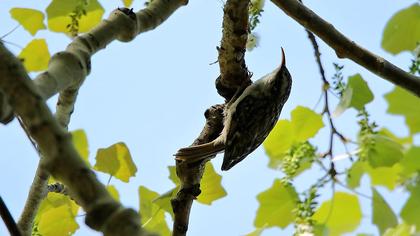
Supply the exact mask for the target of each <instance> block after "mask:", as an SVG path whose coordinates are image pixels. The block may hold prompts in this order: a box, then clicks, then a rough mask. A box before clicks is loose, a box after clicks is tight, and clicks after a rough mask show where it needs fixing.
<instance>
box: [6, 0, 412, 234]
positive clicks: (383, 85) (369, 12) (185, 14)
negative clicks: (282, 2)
mask: <svg viewBox="0 0 420 236" xmlns="http://www.w3.org/2000/svg"><path fill="white" fill-rule="evenodd" d="M102 2H103V4H105V5H104V7H105V9H106V14H105V17H107V16H108V14H109V12H110V11H111V10H112V9H114V8H116V7H118V6H122V3H121V2H120V1H117V0H113V1H102ZM414 2H415V1H414V0H400V1H394V0H370V1H363V0H352V1H349V0H347V1H334V0H324V1H314V0H307V1H305V3H306V4H307V5H308V6H309V7H310V8H311V9H313V10H314V11H315V12H316V13H317V14H319V15H320V16H322V17H323V18H324V19H326V20H327V21H330V22H331V23H333V24H334V25H335V27H336V28H337V29H339V30H340V31H341V32H343V33H344V34H345V35H347V36H348V37H349V38H351V39H352V40H354V41H355V42H357V43H359V44H360V45H362V46H363V47H365V48H368V49H369V50H371V51H372V52H374V53H376V54H379V55H381V56H383V57H384V58H386V59H388V60H390V61H391V62H393V63H395V64H396V65H398V66H400V67H401V68H403V69H406V68H408V66H409V63H410V59H411V55H410V54H409V53H403V54H400V55H398V56H392V55H390V54H388V53H386V52H385V51H383V50H382V49H381V48H380V42H381V36H382V31H383V29H384V27H385V24H386V22H387V20H388V19H389V18H390V17H391V16H392V15H393V14H394V13H395V12H397V11H398V10H400V9H402V8H405V7H407V6H409V5H411V4H413V3H414ZM48 3H49V1H45V0H43V1H29V0H25V1H0V22H1V25H0V26H1V27H0V35H4V34H6V33H7V32H9V31H10V30H11V29H13V28H14V27H15V26H16V25H17V22H15V21H14V20H13V19H11V18H10V15H9V12H8V11H9V9H10V8H11V7H27V8H35V9H39V10H42V11H43V10H44V9H45V8H46V6H47V5H48ZM142 5H143V1H138V0H136V1H135V3H134V5H133V7H134V9H135V10H138V9H140V8H142V7H143V6H142ZM222 8H223V2H222V0H216V1H207V0H190V2H189V4H188V6H186V7H183V8H181V9H179V10H178V11H177V12H176V13H175V14H174V15H173V16H171V17H170V18H169V20H167V21H166V22H164V24H163V25H161V26H159V27H158V28H157V29H155V30H154V31H151V32H147V33H144V34H141V35H140V36H138V37H137V38H136V39H135V40H134V41H133V42H130V43H120V42H113V43H112V44H111V45H109V46H108V47H107V48H106V49H105V50H102V51H100V52H99V53H97V55H95V56H94V57H93V59H92V73H91V74H90V75H89V76H88V78H87V79H86V81H85V83H84V85H83V87H82V88H81V90H80V95H79V97H78V101H77V104H76V108H75V112H74V114H73V116H72V119H71V123H70V127H69V128H70V130H75V129H84V130H85V131H86V133H87V136H88V140H89V147H90V159H91V160H92V163H93V160H94V157H95V154H96V150H97V149H98V148H103V147H108V146H110V145H112V144H114V143H116V142H119V141H123V142H125V143H126V144H127V146H128V147H129V149H130V151H131V154H132V156H133V158H134V160H135V163H136V164H137V167H138V173H137V176H136V177H135V178H133V179H132V180H131V181H130V183H129V184H123V183H121V182H120V181H119V180H117V179H113V180H112V181H111V183H112V184H115V185H117V188H118V189H119V191H120V196H121V200H122V202H123V204H124V205H126V206H131V207H134V208H136V209H138V186H139V185H144V186H146V187H148V188H150V189H152V190H154V191H157V192H159V193H163V192H165V191H167V190H169V189H170V188H172V187H173V184H172V183H171V181H170V180H169V179H168V175H169V172H168V170H167V166H168V165H174V161H173V157H172V154H173V153H174V152H175V151H176V150H177V149H178V148H180V147H183V146H186V145H189V144H190V143H191V142H192V141H193V140H194V139H195V137H196V136H197V135H198V134H199V132H200V131H201V128H202V126H203V124H204V117H203V113H204V111H205V109H206V108H208V107H209V106H210V105H213V104H216V103H221V102H222V99H221V97H219V96H218V95H217V93H216V90H215V88H214V80H215V79H216V77H217V76H218V74H219V72H218V71H219V68H218V65H217V64H214V65H210V64H211V63H213V62H214V61H216V60H217V51H216V46H218V45H219V44H220V39H221V20H222ZM264 10H265V11H264V13H263V17H262V18H261V24H260V25H258V27H257V29H256V32H257V33H258V34H259V35H260V37H261V41H260V44H259V47H257V48H256V49H255V50H253V51H252V52H248V53H247V57H246V61H247V65H248V68H249V69H250V71H252V72H253V73H254V78H253V79H258V78H260V77H261V76H263V75H264V74H266V73H268V72H271V71H272V69H274V68H275V67H276V66H277V65H278V64H279V63H280V60H281V53H280V47H283V48H284V49H285V52H286V57H287V66H288V68H289V71H290V73H291V74H292V76H293V80H294V81H293V89H292V94H291V96H290V98H289V102H288V103H287V104H286V106H285V107H284V109H283V112H282V114H281V118H282V119H285V118H289V117H290V111H291V110H293V108H295V107H296V106H297V105H303V106H307V107H309V108H314V106H315V104H316V101H317V100H318V97H319V95H320V89H321V82H320V75H319V73H318V68H317V65H316V64H315V61H314V57H313V50H312V46H311V44H310V42H309V40H308V39H307V36H306V33H305V31H304V30H303V28H302V27H301V26H300V25H298V24H297V23H296V22H294V21H293V20H292V19H290V18H289V17H287V16H286V15H285V14H284V13H283V12H282V11H281V10H280V9H278V8H277V7H275V6H274V5H273V4H272V3H271V2H270V1H267V2H266V6H265V8H264ZM44 37H45V38H47V43H48V45H49V50H50V53H51V54H53V53H55V52H58V51H60V50H63V49H64V48H65V46H66V45H67V44H68V43H69V42H70V39H69V38H67V37H66V36H64V35H62V34H51V33H48V32H47V31H41V32H39V33H38V34H37V35H36V38H44ZM5 40H6V41H11V42H13V43H16V44H18V45H20V46H22V47H24V46H25V45H26V44H27V43H28V42H29V41H30V40H31V37H30V35H29V33H28V32H26V31H25V30H24V29H23V28H22V27H20V28H19V29H17V30H16V31H15V32H13V33H12V34H11V35H9V36H8V37H7V38H5ZM319 42H320V48H321V53H322V60H323V63H324V66H325V68H326V70H327V77H328V78H330V77H332V75H333V74H334V70H333V66H332V63H333V62H337V63H340V64H344V65H345V69H344V75H345V76H349V75H353V74H356V73H361V74H362V76H363V77H364V78H365V79H366V80H367V82H368V84H369V86H370V88H371V89H372V91H373V92H374V94H375V100H374V101H373V102H372V103H370V104H369V105H368V106H367V108H368V110H369V112H370V113H371V114H372V119H374V120H375V121H377V123H378V124H379V125H381V126H382V125H383V126H386V127H388V128H389V129H391V130H392V131H393V132H395V133H396V134H399V135H407V134H408V130H407V129H406V127H405V126H404V125H403V119H402V118H400V117H396V116H390V115H386V113H385V111H386V107H387V106H386V103H385V100H384V99H383V97H382V95H383V94H384V93H386V92H388V91H390V90H391V89H392V85H391V84H390V83H388V82H385V81H384V80H382V79H380V78H378V77H377V76H376V75H374V74H372V73H370V72H368V71H366V70H365V69H363V68H361V67H360V66H358V65H356V64H355V63H353V62H351V61H349V60H340V59H337V58H336V56H335V54H334V51H333V50H332V49H330V48H329V47H328V46H326V45H325V44H324V43H321V41H319ZM7 46H8V47H9V49H10V50H12V51H13V52H14V53H16V54H18V53H19V52H20V49H19V48H17V47H15V46H12V45H7ZM33 77H34V76H33ZM55 102H56V97H54V98H52V99H50V100H49V104H50V105H51V108H52V109H55ZM334 102H336V101H334ZM333 108H334V107H333ZM321 109H322V106H321V105H319V106H318V107H317V111H318V112H319V111H320V110H321ZM355 114H356V112H354V111H346V112H345V113H344V114H343V115H342V116H341V117H340V118H339V119H338V120H337V121H336V123H337V128H338V129H339V130H340V131H341V132H342V133H344V134H345V135H346V136H348V137H351V138H353V139H354V137H355V134H356V132H357V126H356V125H355V124H356V123H355V121H356V120H355ZM328 132H329V131H328V130H327V129H325V130H323V132H321V133H319V135H318V136H317V137H316V143H317V144H319V145H320V146H319V150H320V151H324V150H326V149H327V134H328ZM0 140H1V142H0V149H1V153H2V155H1V157H0V166H1V178H0V194H1V196H2V197H3V199H4V201H5V202H6V204H7V205H8V207H9V208H10V210H11V211H12V214H13V216H14V217H15V218H18V216H19V214H20V212H21V210H22V208H23V205H24V202H25V199H26V196H27V192H28V190H29V186H30V184H31V182H32V179H33V175H34V173H35V169H36V166H37V162H38V158H37V155H36V152H35V151H34V149H33V148H32V146H31V144H30V142H29V141H28V139H27V138H26V137H25V134H24V133H23V131H22V130H21V128H20V126H19V124H18V122H17V121H16V120H15V121H13V122H12V123H11V124H10V125H8V126H1V127H0ZM417 141H419V140H417ZM336 146H339V147H341V146H342V145H340V144H339V143H337V145H336ZM340 151H341V149H337V153H336V154H339V153H340ZM221 159H222V158H221V156H219V157H218V158H216V159H214V160H213V164H214V166H215V168H216V169H217V170H218V171H219V170H220V166H221ZM267 163H268V158H267V157H266V156H265V154H264V151H263V149H262V148H259V149H258V150H257V151H255V152H254V153H253V154H251V155H250V156H249V157H248V158H247V159H246V160H245V161H243V162H242V163H240V164H238V165H237V166H235V168H233V169H232V170H230V171H228V172H223V173H222V175H223V180H222V184H223V186H224V187H225V189H226V191H227V192H228V195H227V196H226V197H225V198H223V199H221V200H219V201H216V202H214V203H213V205H211V206H205V205H201V204H199V203H195V204H194V206H193V209H192V214H191V217H190V226H189V235H192V236H195V235H201V236H207V235H244V234H246V233H248V232H250V231H252V230H253V229H254V227H253V221H254V217H255V212H256V210H257V208H258V202H257V200H256V198H255V196H256V195H257V194H258V193H259V192H261V191H264V190H266V189H267V188H269V187H270V186H271V185H272V183H273V181H274V179H275V178H280V177H282V176H283V175H282V173H281V172H279V171H274V170H271V169H268V168H267V167H266V166H267ZM219 173H221V172H220V171H219ZM314 173H315V174H316V173H318V174H319V173H320V170H319V169H318V168H317V167H314V168H313V171H312V172H311V174H314ZM311 174H307V175H304V176H302V177H301V178H299V179H298V189H300V190H302V189H305V188H307V187H308V185H310V184H311V182H309V181H311V180H313V176H311ZM101 177H103V178H102V180H103V182H106V180H107V177H106V176H104V175H101ZM368 181H369V180H368V178H367V177H364V179H363V181H362V182H363V183H365V184H366V183H368ZM325 189H326V190H325V196H323V198H322V199H326V198H329V197H330V196H331V193H330V190H329V189H330V188H329V187H327V188H325ZM337 190H340V191H343V189H341V188H339V187H338V188H337ZM360 191H362V192H364V193H366V194H368V195H370V190H369V189H367V188H362V189H360ZM379 191H380V192H381V193H382V194H383V195H384V196H386V197H387V199H388V200H389V202H390V204H391V205H392V207H393V209H394V210H395V211H396V212H397V213H398V212H399V210H400V208H401V206H402V204H403V203H404V202H405V201H402V200H401V199H405V194H403V193H401V191H398V190H397V192H396V193H393V194H389V192H388V191H387V190H386V189H384V188H379ZM360 200H361V201H362V202H363V205H362V206H363V213H364V216H365V217H364V219H363V223H362V225H361V227H360V228H359V229H358V232H364V233H372V234H374V235H377V234H378V231H377V229H376V227H374V226H371V225H370V219H371V209H370V207H369V204H370V203H369V202H367V201H366V200H365V199H360ZM279 217H281V216H279ZM82 220H83V217H80V221H81V222H82ZM81 227H82V230H79V231H78V233H77V235H98V233H94V232H92V231H91V230H89V229H87V227H86V226H84V225H83V223H81ZM291 232H292V227H289V228H288V229H287V231H280V229H278V228H274V229H270V230H267V231H265V233H264V234H263V235H264V236H270V235H291ZM5 234H7V233H6V230H5V228H4V226H3V225H2V224H0V235H5Z"/></svg>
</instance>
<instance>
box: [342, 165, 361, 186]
mask: <svg viewBox="0 0 420 236" xmlns="http://www.w3.org/2000/svg"><path fill="white" fill-rule="evenodd" d="M364 173H365V162H362V161H357V162H355V163H353V165H352V166H351V167H350V169H349V170H348V172H347V179H346V180H347V186H349V187H350V188H352V189H354V188H357V187H359V185H360V179H361V178H362V176H363V174H364Z"/></svg>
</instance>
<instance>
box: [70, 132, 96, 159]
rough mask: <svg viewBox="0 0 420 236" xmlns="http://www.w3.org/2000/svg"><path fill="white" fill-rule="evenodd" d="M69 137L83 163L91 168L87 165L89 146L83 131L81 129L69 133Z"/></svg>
mask: <svg viewBox="0 0 420 236" xmlns="http://www.w3.org/2000/svg"><path fill="white" fill-rule="evenodd" d="M71 137H72V141H73V145H74V147H75V148H76V151H77V153H79V155H80V156H81V157H82V159H83V160H84V161H85V163H86V164H87V165H88V166H89V167H91V165H90V163H89V145H88V140H87V137H86V133H85V131H84V130H82V129H78V130H74V131H72V132H71Z"/></svg>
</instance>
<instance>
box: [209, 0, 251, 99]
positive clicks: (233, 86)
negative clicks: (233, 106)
mask: <svg viewBox="0 0 420 236" xmlns="http://www.w3.org/2000/svg"><path fill="white" fill-rule="evenodd" d="M248 7H249V1H248V0H228V1H227V2H226V4H225V7H224V9H223V12H224V15H223V36H222V41H221V45H220V48H219V47H218V48H217V49H218V51H219V58H218V60H219V66H220V77H219V78H218V79H217V80H216V87H217V91H218V93H219V94H220V95H221V96H223V97H224V98H226V100H228V101H229V100H230V98H232V96H233V95H234V94H235V92H236V91H237V89H238V88H240V87H242V86H244V85H245V84H250V83H251V80H250V74H249V72H248V69H247V67H246V64H245V51H246V41H247V39H248V18H249V15H248Z"/></svg>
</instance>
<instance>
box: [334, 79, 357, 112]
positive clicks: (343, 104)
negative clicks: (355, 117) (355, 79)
mask: <svg viewBox="0 0 420 236" xmlns="http://www.w3.org/2000/svg"><path fill="white" fill-rule="evenodd" d="M352 96H353V89H352V88H350V87H348V86H347V87H346V88H345V89H344V91H343V94H342V95H341V98H340V102H339V103H338V105H337V107H336V108H335V110H334V112H333V114H332V116H333V117H334V118H335V117H338V116H340V115H341V114H342V113H343V112H344V111H345V110H347V108H349V107H350V103H351V98H352Z"/></svg>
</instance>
